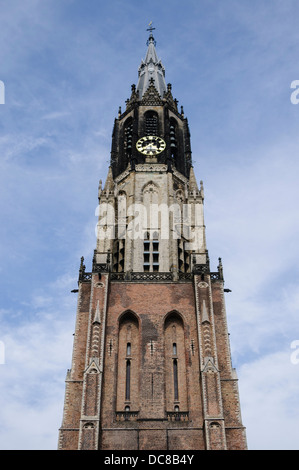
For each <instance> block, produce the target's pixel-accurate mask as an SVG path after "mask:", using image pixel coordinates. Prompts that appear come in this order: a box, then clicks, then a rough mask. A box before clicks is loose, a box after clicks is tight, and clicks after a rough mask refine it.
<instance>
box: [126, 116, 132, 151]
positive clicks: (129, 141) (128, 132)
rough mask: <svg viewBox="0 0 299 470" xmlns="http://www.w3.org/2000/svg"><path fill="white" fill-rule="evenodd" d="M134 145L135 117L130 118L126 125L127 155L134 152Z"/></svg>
mask: <svg viewBox="0 0 299 470" xmlns="http://www.w3.org/2000/svg"><path fill="white" fill-rule="evenodd" d="M132 147H133V119H132V118H129V119H127V121H126V122H125V125H124V150H125V153H126V155H131V154H132Z"/></svg>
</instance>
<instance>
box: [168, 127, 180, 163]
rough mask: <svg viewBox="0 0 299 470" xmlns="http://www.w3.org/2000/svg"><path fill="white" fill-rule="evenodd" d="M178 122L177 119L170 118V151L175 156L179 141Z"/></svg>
mask: <svg viewBox="0 0 299 470" xmlns="http://www.w3.org/2000/svg"><path fill="white" fill-rule="evenodd" d="M177 127H178V125H177V122H176V120H175V119H173V118H171V119H170V129H169V136H170V152H171V155H172V156H173V157H174V158H175V157H176V154H177V149H178V141H177Z"/></svg>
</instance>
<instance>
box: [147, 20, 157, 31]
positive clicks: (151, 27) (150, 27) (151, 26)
mask: <svg viewBox="0 0 299 470" xmlns="http://www.w3.org/2000/svg"><path fill="white" fill-rule="evenodd" d="M148 26H149V27H148V29H147V31H150V32H151V34H152V32H153V31H154V30H155V29H156V28H154V27H153V22H152V21H151V22H150V23H149V25H148Z"/></svg>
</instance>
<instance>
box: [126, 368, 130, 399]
mask: <svg viewBox="0 0 299 470" xmlns="http://www.w3.org/2000/svg"><path fill="white" fill-rule="evenodd" d="M130 381H131V361H127V362H126V400H130Z"/></svg>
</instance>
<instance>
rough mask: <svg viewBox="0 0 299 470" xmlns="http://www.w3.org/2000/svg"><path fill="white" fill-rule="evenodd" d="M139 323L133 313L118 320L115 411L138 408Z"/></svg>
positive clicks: (126, 313)
mask: <svg viewBox="0 0 299 470" xmlns="http://www.w3.org/2000/svg"><path fill="white" fill-rule="evenodd" d="M139 356H140V354H139V322H138V318H137V316H136V315H135V313H133V312H131V311H127V312H124V313H123V314H122V315H121V316H120V318H119V333H118V368H117V402H116V411H121V410H124V409H125V408H126V407H130V409H133V410H136V411H137V410H138V408H139V397H138V390H139Z"/></svg>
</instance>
